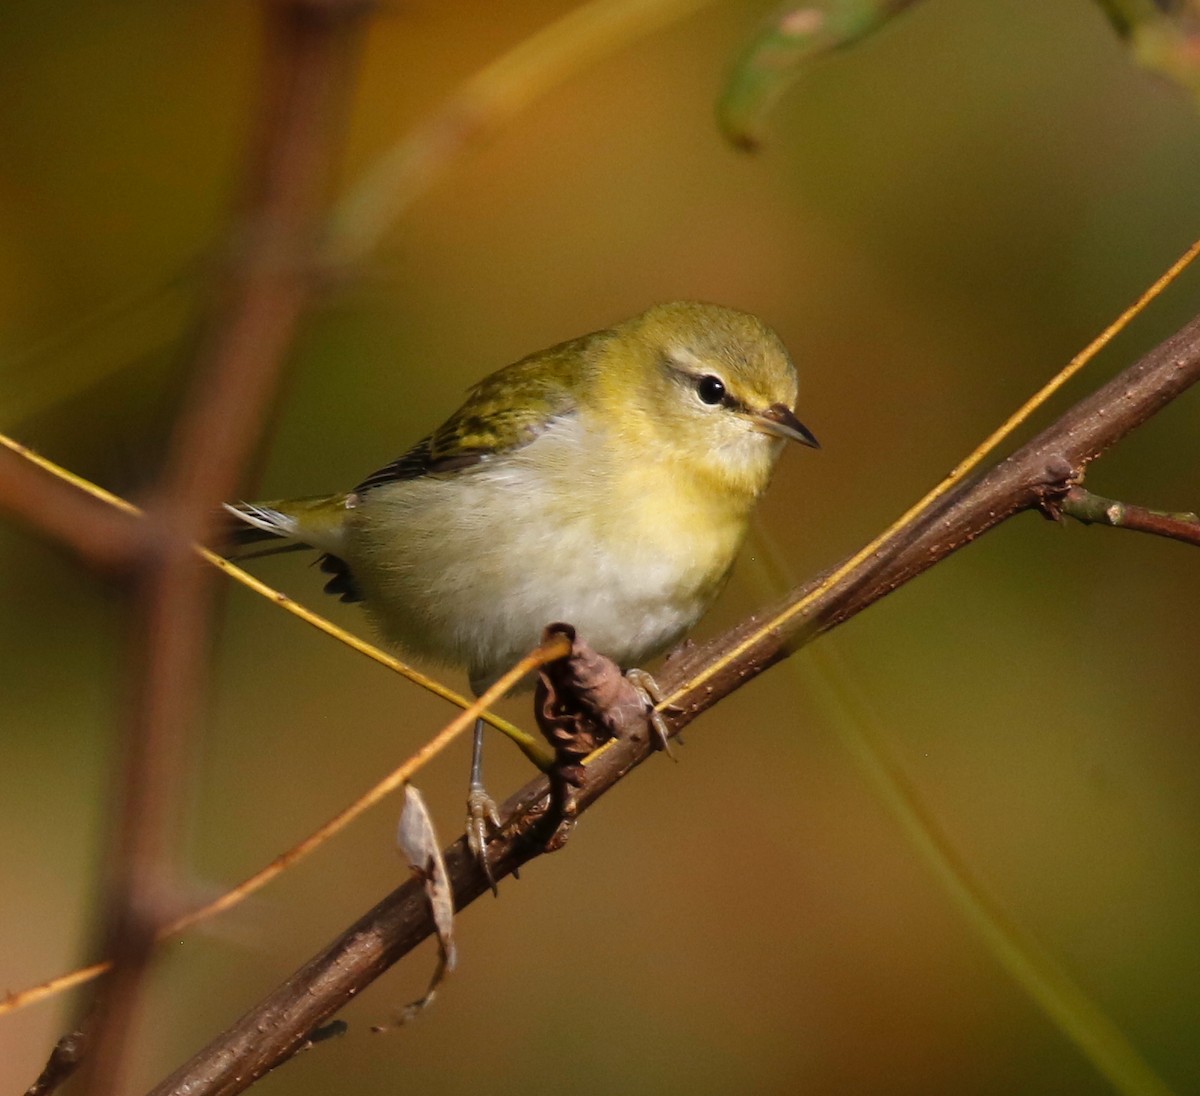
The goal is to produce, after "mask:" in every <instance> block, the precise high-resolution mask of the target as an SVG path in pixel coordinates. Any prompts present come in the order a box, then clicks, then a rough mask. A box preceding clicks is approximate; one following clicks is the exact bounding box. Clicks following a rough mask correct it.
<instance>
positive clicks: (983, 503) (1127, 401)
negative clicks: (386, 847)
mask: <svg viewBox="0 0 1200 1096" xmlns="http://www.w3.org/2000/svg"><path fill="white" fill-rule="evenodd" d="M1198 380H1200V318H1197V319H1195V320H1193V321H1192V322H1191V323H1190V324H1188V325H1187V326H1186V327H1184V328H1183V329H1182V330H1181V331H1180V332H1178V333H1177V334H1176V335H1175V336H1173V337H1172V338H1170V339H1168V340H1167V341H1166V342H1164V343H1163V344H1162V345H1160V346H1159V347H1157V348H1156V349H1155V350H1153V351H1151V352H1150V353H1149V354H1147V355H1146V356H1145V357H1144V358H1143V359H1142V360H1141V361H1139V362H1138V363H1136V364H1135V365H1133V366H1130V367H1129V368H1128V369H1126V370H1125V371H1124V372H1122V373H1121V374H1120V375H1118V376H1117V377H1116V378H1115V379H1114V380H1113V381H1111V382H1109V383H1108V384H1107V385H1105V386H1104V387H1102V388H1101V389H1099V390H1098V391H1097V392H1095V393H1094V394H1093V395H1091V396H1089V397H1087V398H1086V399H1084V400H1082V401H1080V402H1079V403H1078V404H1076V405H1075V406H1074V407H1073V408H1071V410H1069V411H1068V412H1067V413H1066V414H1065V415H1063V416H1062V418H1060V419H1059V420H1058V421H1057V422H1056V423H1055V424H1054V425H1053V426H1051V427H1050V428H1048V429H1047V430H1045V431H1043V432H1042V433H1041V434H1039V435H1038V436H1037V437H1035V438H1034V439H1033V440H1032V441H1030V442H1029V443H1027V444H1026V445H1024V446H1022V447H1021V448H1020V449H1019V450H1017V452H1015V453H1014V454H1012V456H1010V457H1008V458H1007V459H1006V460H1004V461H1002V462H1000V463H999V464H998V465H996V466H994V467H993V468H992V469H991V470H990V471H988V472H986V473H984V474H983V475H981V476H979V477H978V478H976V479H975V480H973V481H971V482H969V483H966V484H963V485H962V486H960V487H959V488H958V489H956V490H955V491H953V492H952V493H951V494H950V495H948V496H947V497H945V498H944V499H943V500H942V501H941V502H939V503H938V504H936V506H935V507H934V508H933V510H932V511H931V512H929V513H926V514H923V515H920V516H918V517H917V518H915V519H914V520H913V521H911V522H910V523H909V524H908V525H906V526H905V527H903V528H902V529H901V530H900V531H899V533H898V534H897V535H896V536H895V537H893V538H892V539H891V540H889V541H888V542H887V543H886V544H884V545H883V546H881V547H880V549H879V550H878V551H877V552H876V553H875V554H874V555H873V556H871V557H870V558H869V559H868V560H867V561H865V562H864V563H863V564H862V565H861V566H860V567H858V568H856V569H855V570H854V571H853V572H851V573H849V574H847V575H846V576H845V577H844V578H843V579H842V580H841V581H840V582H838V583H837V584H835V585H833V586H831V587H830V588H829V589H826V590H823V591H821V593H820V594H819V595H818V596H817V597H815V598H814V600H813V601H812V604H811V605H809V606H808V608H807V610H806V611H805V612H804V613H802V614H797V615H796V616H795V617H793V618H792V619H791V620H790V621H789V624H788V626H787V627H780V628H772V629H768V630H767V631H765V632H762V624H761V619H762V617H761V615H760V617H758V618H752V619H751V620H749V621H747V622H745V623H744V624H742V625H741V626H739V627H737V628H735V629H733V630H732V631H730V632H728V633H726V634H725V635H724V636H722V637H720V638H719V639H717V640H716V641H714V642H713V643H711V644H708V645H706V646H705V647H703V648H697V649H695V650H692V651H688V652H687V653H686V654H684V655H683V656H682V657H680V658H678V659H676V660H673V661H668V663H667V666H666V668H665V671H664V673H663V674H662V675H661V676H660V684H661V686H662V687H663V688H664V690H668V691H671V692H672V693H673V695H674V696H675V698H676V700H677V702H678V703H677V705H675V706H673V707H672V709H671V710H669V711H667V712H665V713H664V714H665V715H666V716H667V720H668V723H669V724H670V727H671V730H672V732H673V733H677V732H678V731H679V730H681V729H682V728H683V727H684V726H686V725H687V724H688V723H690V722H691V721H692V720H693V719H695V717H696V716H697V715H699V714H700V713H701V712H702V711H704V710H705V709H707V708H709V707H711V706H712V705H713V704H715V703H716V702H717V701H718V700H720V699H721V698H722V697H724V696H727V695H729V694H730V693H731V692H733V691H734V690H735V689H737V688H739V687H740V686H741V685H742V684H744V683H745V682H746V681H748V680H750V679H751V678H753V677H755V676H757V675H758V674H759V673H761V672H762V671H763V670H765V669H766V668H767V667H769V666H771V665H772V664H774V663H775V662H777V661H779V660H780V659H782V658H783V657H785V656H786V655H787V654H788V653H790V652H791V651H794V650H795V649H796V648H797V647H799V646H801V645H802V644H803V643H805V642H807V641H809V640H811V639H812V638H814V637H815V636H817V635H819V634H821V633H822V632H825V631H828V630H829V629H831V628H833V627H835V626H836V625H837V624H840V623H842V622H843V621H845V620H848V619H849V618H850V617H852V616H854V615H855V614H856V613H859V612H861V611H862V610H863V609H865V608H866V607H867V606H869V605H871V604H872V603H874V602H875V601H877V600H879V599H880V598H881V597H883V596H885V595H886V594H888V593H890V592H891V591H892V590H894V589H896V588H897V587H899V586H901V585H903V584H904V583H905V582H908V581H910V580H911V579H913V578H915V577H916V576H917V575H919V574H921V573H923V572H924V571H927V570H928V569H929V568H930V567H932V566H933V565H934V564H935V563H937V562H938V561H940V560H942V559H944V558H946V557H947V556H949V555H950V554H951V553H953V552H955V551H957V550H958V549H959V548H961V547H963V546H964V545H966V544H969V543H970V542H971V541H972V540H974V539H975V538H976V537H978V536H980V535H981V534H983V533H985V532H987V531H988V530H989V529H992V528H994V527H995V526H997V525H999V524H1000V523H1001V522H1003V521H1005V520H1006V519H1007V518H1009V517H1011V516H1012V515H1014V514H1016V513H1019V512H1021V511H1024V510H1043V511H1052V509H1053V502H1054V500H1056V499H1057V498H1058V497H1060V496H1061V495H1063V494H1064V493H1065V492H1066V491H1067V490H1069V488H1070V487H1071V486H1072V485H1074V484H1075V483H1076V482H1078V480H1079V479H1080V478H1081V477H1082V475H1083V472H1084V469H1085V467H1086V466H1087V464H1088V463H1089V462H1090V461H1092V460H1094V459H1095V458H1096V457H1097V456H1099V455H1100V454H1101V453H1103V452H1104V451H1105V450H1106V449H1108V448H1109V447H1111V446H1112V445H1114V444H1115V443H1116V442H1118V441H1119V440H1120V439H1121V438H1123V437H1124V436H1125V435H1126V434H1128V433H1129V432H1130V431H1131V430H1133V429H1135V428H1136V427H1137V426H1139V425H1140V424H1141V423H1143V422H1145V421H1146V420H1147V419H1149V418H1150V417H1151V416H1152V415H1154V414H1155V413H1156V412H1157V411H1159V410H1160V409H1161V408H1163V407H1164V406H1166V404H1168V403H1169V402H1171V400H1173V399H1175V398H1176V397H1177V396H1178V395H1180V394H1181V393H1182V392H1184V391H1185V390H1186V389H1187V388H1188V387H1189V386H1191V385H1192V384H1195V383H1196V382H1197V381H1198ZM819 585H820V580H819V579H817V580H813V581H812V582H810V583H808V584H806V585H805V586H803V587H801V588H799V589H798V590H796V591H793V592H792V594H791V595H789V597H788V598H787V599H786V600H785V601H784V602H783V603H782V604H781V605H780V606H778V607H777V612H778V610H783V609H786V607H787V606H788V605H794V604H796V603H798V602H799V601H800V600H801V599H802V598H804V597H805V596H807V595H808V593H809V592H810V591H812V590H814V589H816V588H818V587H819ZM773 615H776V614H768V619H770V617H771V616H773ZM760 632H762V634H759V633H760ZM747 640H750V641H751V642H750V643H749V645H748V646H745V645H746V643H747ZM743 646H745V649H744V650H741V653H740V654H739V655H738V657H737V658H735V659H733V660H730V661H728V664H727V665H724V666H723V668H722V669H721V670H720V671H719V672H718V673H715V674H713V675H711V676H709V677H707V678H706V679H705V680H704V681H703V682H702V683H699V684H695V685H692V684H689V682H692V681H694V680H695V679H696V678H697V677H698V675H699V674H700V672H701V671H702V670H703V669H704V668H705V667H708V666H712V665H715V664H717V663H719V662H721V661H722V659H723V658H725V657H726V656H727V655H728V653H729V652H731V651H734V650H738V649H740V648H742V647H743ZM653 750H654V747H653V744H652V739H651V736H650V735H649V733H647V731H646V729H645V728H643V729H642V730H641V731H639V732H635V733H634V734H632V735H630V736H628V737H625V738H621V739H618V740H615V741H614V742H612V743H611V744H610V745H609V746H607V747H605V748H603V749H602V750H600V751H598V752H597V753H596V754H595V755H593V757H592V759H591V760H590V761H589V763H588V764H587V766H586V772H585V776H584V779H583V782H582V785H581V786H580V788H579V790H578V794H577V799H576V806H577V809H578V811H583V810H586V809H587V807H588V806H590V805H591V804H592V803H593V802H595V800H596V799H598V798H599V797H600V796H601V795H603V794H604V793H605V792H607V791H608V790H609V789H610V788H612V787H614V786H615V785H616V784H617V782H618V781H620V780H621V779H622V778H623V777H624V776H626V775H627V774H628V773H629V772H630V771H631V770H633V769H634V768H636V767H637V766H638V765H640V764H641V763H642V761H644V760H645V759H646V758H647V757H648V756H650V754H651V753H652V752H653ZM547 793H548V782H547V780H546V779H545V778H544V777H539V778H537V779H535V780H533V781H531V782H530V783H529V784H527V785H526V786H525V787H524V788H522V789H521V790H520V791H519V792H518V793H517V794H516V795H514V796H513V797H512V798H511V799H509V801H508V802H507V803H506V804H505V805H504V809H503V812H502V815H503V818H504V820H505V824H504V829H503V831H502V833H501V834H500V835H499V836H498V837H497V839H496V840H495V841H494V842H493V843H492V845H491V847H490V853H491V856H490V859H491V861H492V868H493V872H494V874H495V876H496V878H500V877H502V876H504V875H508V874H510V873H511V872H512V871H513V870H514V869H515V868H517V867H519V866H520V865H521V864H523V863H525V862H526V861H528V860H530V859H533V858H534V857H535V856H538V855H540V854H541V852H542V851H543V847H542V846H541V845H540V844H539V843H537V842H535V841H532V840H530V830H531V825H530V819H531V818H532V817H534V815H535V812H536V811H537V810H538V808H539V807H540V806H541V805H542V804H543V803H544V801H545V799H546V797H547ZM446 867H447V871H448V873H449V876H450V880H451V883H452V886H453V889H454V900H455V906H456V908H458V909H462V908H463V907H464V906H466V905H467V904H468V903H470V902H472V901H474V900H475V899H476V898H478V897H479V896H480V895H481V894H483V893H484V892H485V891H486V889H487V881H486V880H485V879H484V877H483V875H482V873H481V872H480V870H479V869H478V867H477V866H476V864H475V863H474V862H473V861H472V859H471V857H470V855H469V853H468V850H467V848H466V840H465V838H460V839H459V840H458V841H457V842H455V844H454V845H452V846H451V847H450V849H448V850H447V853H446ZM432 932H433V920H432V915H431V912H430V909H429V906H428V903H427V902H426V900H425V898H424V893H423V891H422V888H421V885H420V883H419V882H410V883H406V884H405V885H404V886H402V887H400V888H398V889H397V890H395V891H393V892H392V893H391V894H390V895H388V896H387V897H386V898H384V899H383V901H381V902H380V903H379V904H378V905H377V906H375V908H374V909H372V910H370V911H369V912H368V913H366V914H364V915H363V917H361V918H360V919H359V920H358V921H357V922H355V924H354V925H352V926H350V928H348V929H347V930H346V931H345V932H344V933H342V934H341V935H340V936H339V937H338V938H337V939H336V940H334V941H333V943H331V944H330V945H329V946H328V947H327V948H326V949H325V950H323V951H322V952H321V953H320V954H318V955H316V956H315V957H314V958H312V959H311V960H309V962H308V963H306V964H305V965H304V966H303V967H301V968H300V969H299V970H298V971H296V972H295V974H293V975H292V976H291V977H290V978H289V979H288V980H287V981H286V982H284V983H283V985H281V986H280V987H279V988H278V989H276V990H275V991H274V992H273V993H272V994H270V995H269V996H268V997H267V998H266V999H265V1000H263V1001H262V1002H260V1003H259V1004H258V1005H257V1006H255V1007H254V1008H253V1009H252V1010H251V1011H250V1012H248V1013H247V1014H246V1015H245V1016H243V1017H242V1018H241V1019H240V1020H238V1021H237V1022H236V1023H235V1024H234V1025H233V1026H231V1027H230V1028H229V1029H228V1030H227V1031H226V1032H224V1033H223V1034H222V1035H220V1036H219V1037H218V1038H217V1039H215V1040H214V1041H213V1042H212V1043H211V1044H210V1045H209V1046H208V1047H206V1048H205V1049H204V1050H202V1051H200V1053H199V1054H197V1055H196V1056H195V1057H194V1058H193V1059H192V1060H191V1061H190V1062H188V1063H186V1064H185V1065H184V1066H182V1067H181V1068H180V1069H179V1070H178V1071H176V1072H175V1073H173V1074H172V1075H171V1076H170V1077H168V1078H167V1079H166V1080H164V1081H163V1082H162V1083H161V1084H160V1085H159V1086H158V1087H156V1088H155V1089H154V1091H153V1094H152V1096H172V1094H176V1096H178V1094H182V1093H185V1092H186V1093H188V1094H189V1096H201V1094H202V1096H232V1094H234V1093H238V1092H242V1091H244V1090H245V1089H246V1088H248V1087H249V1086H250V1085H251V1084H252V1083H253V1082H254V1081H255V1080H257V1079H258V1078H259V1077H261V1076H262V1075H263V1074H265V1073H266V1072H268V1071H269V1070H270V1069H272V1068H274V1066H276V1065H278V1064H279V1063H281V1062H283V1061H285V1060H286V1059H287V1058H288V1057H290V1056H291V1055H292V1054H294V1053H295V1052H296V1050H297V1049H299V1048H300V1047H301V1046H303V1045H305V1044H306V1042H307V1041H308V1039H309V1036H310V1033H311V1032H312V1031H313V1030H314V1029H316V1028H317V1027H319V1026H320V1025H321V1024H323V1023H325V1022H326V1021H327V1020H328V1019H329V1017H331V1016H332V1015H333V1014H334V1013H336V1012H337V1011H338V1009H340V1008H341V1007H342V1006H343V1005H344V1004H346V1002H347V1001H349V1000H350V998H351V997H353V996H354V995H356V994H357V993H359V992H360V991H361V990H362V989H363V988H365V987H366V986H367V985H369V984H370V983H371V982H372V981H374V980H375V978H377V977H378V976H379V975H380V974H382V973H383V972H384V971H385V970H386V969H387V968H388V967H390V966H391V965H392V964H393V963H394V962H396V960H397V959H399V958H401V957H402V956H403V955H405V954H406V953H407V952H408V951H410V950H411V949H412V948H413V947H415V946H416V944H418V943H419V942H420V941H421V940H423V939H424V938H425V937H426V936H428V935H430V934H431V933H432Z"/></svg>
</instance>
